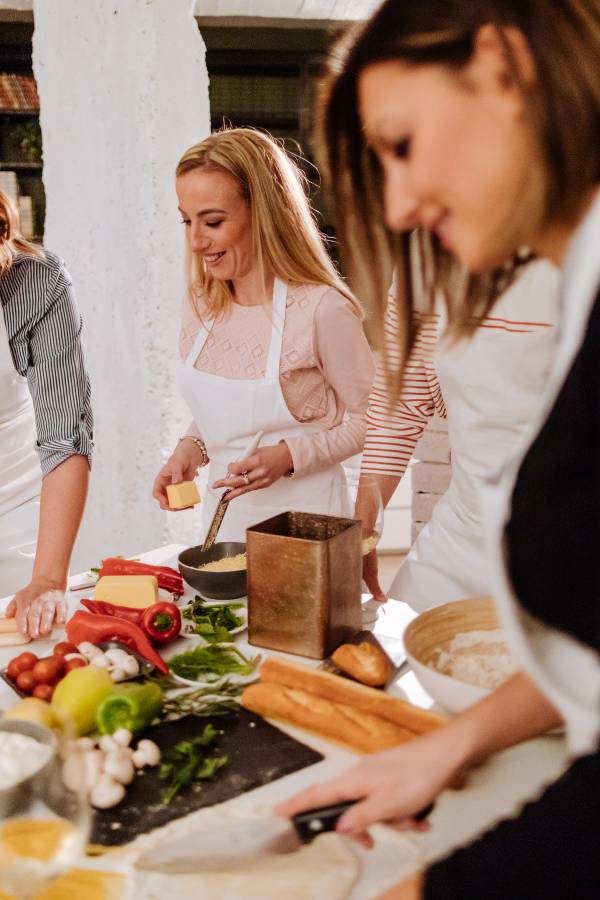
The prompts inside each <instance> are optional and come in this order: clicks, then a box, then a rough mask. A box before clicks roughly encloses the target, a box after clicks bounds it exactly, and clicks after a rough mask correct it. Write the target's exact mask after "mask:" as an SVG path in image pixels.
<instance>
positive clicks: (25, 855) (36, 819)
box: [0, 720, 91, 900]
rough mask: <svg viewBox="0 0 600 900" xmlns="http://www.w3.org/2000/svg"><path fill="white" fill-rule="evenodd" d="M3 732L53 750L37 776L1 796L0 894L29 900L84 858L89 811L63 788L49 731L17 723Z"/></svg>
mask: <svg viewBox="0 0 600 900" xmlns="http://www.w3.org/2000/svg"><path fill="white" fill-rule="evenodd" d="M2 726H3V727H2V731H12V732H17V733H20V734H25V735H26V736H29V737H32V738H34V739H36V740H39V741H40V742H41V743H45V744H50V746H51V748H52V755H51V757H50V759H49V760H48V761H47V762H46V763H45V764H44V765H43V766H42V767H41V768H40V769H39V770H38V771H36V772H35V773H34V774H33V775H31V776H30V777H29V778H26V779H25V780H24V781H21V782H20V783H19V784H17V785H15V786H14V787H10V788H7V789H5V790H0V891H5V892H6V893H8V894H12V895H14V896H16V897H18V898H20V900H29V898H31V897H33V895H34V894H37V893H38V892H39V891H41V890H44V889H45V888H46V887H48V885H50V884H51V883H52V882H53V881H56V879H57V878H59V877H60V876H61V875H63V874H64V873H65V872H66V871H67V870H68V869H70V868H71V867H72V866H73V865H74V864H75V863H76V862H77V860H78V859H80V858H81V857H82V856H83V855H84V853H85V848H86V844H87V840H88V836H89V832H90V826H91V810H90V807H89V805H88V803H87V801H86V800H85V798H84V797H82V796H79V795H78V794H75V793H73V792H72V791H70V790H68V789H67V788H66V787H65V784H64V782H63V780H62V777H61V764H60V759H59V757H58V753H57V751H56V739H55V738H54V736H53V735H52V732H51V731H49V729H47V728H44V727H43V726H41V725H37V724H36V723H32V722H24V721H16V720H8V721H6V722H3V723H2Z"/></svg>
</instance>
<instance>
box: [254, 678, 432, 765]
mask: <svg viewBox="0 0 600 900" xmlns="http://www.w3.org/2000/svg"><path fill="white" fill-rule="evenodd" d="M334 677H335V676H334ZM241 702H242V706H245V707H246V709H249V710H251V711H252V712H256V713H259V714H260V715H262V716H268V717H269V718H272V719H280V720H281V721H283V722H288V723H289V724H291V725H298V726H300V728H305V729H307V730H308V731H313V732H315V733H316V734H320V735H322V736H324V737H327V738H331V739H332V740H334V741H335V742H336V743H339V744H343V745H344V746H345V747H348V748H349V749H350V750H354V751H355V752H358V753H377V752H379V751H380V750H389V749H390V747H395V746H397V745H398V744H405V743H406V742H407V741H410V740H413V738H415V737H416V735H414V734H413V733H412V732H411V731H408V730H407V729H406V728H400V727H399V726H398V725H395V724H394V723H393V722H390V721H388V720H387V719H382V718H381V717H380V716H374V715H372V714H371V713H367V712H362V711H361V710H359V709H356V708H355V707H352V706H346V705H344V704H343V703H333V702H331V701H330V700H324V699H323V697H317V696H316V695H315V694H310V693H308V691H302V690H298V689H296V688H287V687H283V685H280V684H274V683H273V682H265V683H261V684H252V685H250V686H249V687H247V688H246V690H245V691H244V693H243V694H242V700H241Z"/></svg>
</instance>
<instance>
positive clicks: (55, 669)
mask: <svg viewBox="0 0 600 900" xmlns="http://www.w3.org/2000/svg"><path fill="white" fill-rule="evenodd" d="M64 667H65V661H64V659H63V658H62V656H47V657H46V658H45V659H40V661H39V662H37V663H36V664H35V666H34V667H33V677H34V678H35V680H36V683H37V684H50V682H52V681H54V679H55V678H56V677H57V676H58V675H61V674H62V672H64Z"/></svg>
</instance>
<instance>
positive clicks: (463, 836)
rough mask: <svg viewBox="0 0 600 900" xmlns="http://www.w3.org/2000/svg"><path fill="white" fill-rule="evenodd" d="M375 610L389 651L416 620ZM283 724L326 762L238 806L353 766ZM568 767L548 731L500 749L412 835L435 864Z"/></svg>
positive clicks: (2, 650)
mask: <svg viewBox="0 0 600 900" xmlns="http://www.w3.org/2000/svg"><path fill="white" fill-rule="evenodd" d="M184 549H185V547H184V546H183V545H177V544H170V545H169V546H166V547H162V548H160V549H159V550H153V551H151V552H148V553H142V554H140V555H139V558H140V559H141V560H142V561H143V562H147V563H150V564H153V565H172V566H174V568H177V562H176V560H177V555H178V553H180V552H181V550H184ZM83 580H84V576H83V575H77V576H74V577H73V578H71V584H79V583H81V582H82V581H83ZM194 595H195V591H193V590H192V589H191V588H189V587H188V586H186V592H185V594H184V597H185V598H186V599H188V600H191V599H193V597H194ZM91 596H93V585H92V586H91V589H90V591H89V592H86V591H79V592H77V593H69V594H68V603H69V615H72V614H73V612H75V610H76V609H78V608H79V609H81V608H82V607H81V606H80V603H79V600H80V598H82V597H91ZM7 603H8V599H5V600H0V613H1V612H2V611H3V610H4V609H5V608H6V605H7ZM368 606H369V607H372V608H374V609H376V611H377V619H376V621H375V623H374V625H373V631H374V634H375V635H376V636H377V638H378V639H379V640H380V642H381V643H382V645H383V646H384V647H386V648H387V646H389V647H390V648H391V647H392V646H393V644H394V643H395V642H396V641H398V640H399V639H400V638H401V636H402V632H403V631H404V628H406V626H407V625H408V623H409V622H410V621H411V620H412V619H413V618H414V617H415V613H413V612H412V610H410V608H409V607H408V606H407V605H406V604H405V603H400V602H397V601H395V600H389V601H388V603H387V604H385V605H383V606H381V605H379V604H373V601H370V602H369V604H368ZM64 639H65V632H64V630H62V629H60V630H55V631H54V632H53V633H52V635H51V637H50V638H43V639H40V640H38V641H35V642H33V643H32V644H30V645H27V648H28V649H29V648H30V649H31V650H32V651H33V652H34V653H36V654H37V655H38V656H44V655H47V654H49V653H51V652H52V648H53V646H54V644H55V643H56V642H57V641H59V640H64ZM236 643H237V644H239V645H240V649H242V650H243V652H248V653H251V654H253V655H254V654H256V653H261V654H262V655H263V656H268V655H269V653H270V651H268V650H262V649H260V648H256V647H251V646H249V645H248V644H247V641H246V634H245V632H243V633H242V634H240V635H238V640H237V641H236ZM23 649H24V648H21V647H0V668H1V667H4V666H6V665H7V664H8V662H9V661H10V659H12V658H13V657H14V656H15V655H17V653H20V652H22V650H23ZM290 658H291V659H297V660H298V661H299V662H303V663H305V664H309V665H312V664H314V665H318V661H316V660H307V659H304V658H302V657H290ZM391 692H392V693H394V694H396V695H397V696H401V697H404V698H405V699H408V700H410V701H411V702H412V703H415V704H416V705H419V706H423V707H430V706H431V705H432V704H433V701H432V700H431V698H430V697H428V695H427V694H426V693H425V691H424V690H423V689H422V688H421V687H420V685H419V683H418V681H417V680H416V678H415V676H414V674H413V673H412V672H408V674H405V675H404V676H403V677H401V678H400V679H399V680H398V682H397V683H396V684H395V685H393V686H392V688H391ZM17 701H18V697H17V696H16V694H15V693H14V692H13V691H11V690H10V689H9V688H8V687H6V688H5V689H4V690H2V689H0V709H7V708H8V707H9V706H11V705H14V704H15V703H16V702H17ZM274 724H276V725H277V727H279V728H281V729H282V730H285V731H286V732H288V733H289V734H291V735H293V736H294V737H297V738H298V739H299V740H301V741H302V742H303V743H305V744H308V745H310V746H311V747H314V749H315V750H318V751H320V752H321V753H322V754H323V755H324V757H325V759H324V760H323V761H322V762H319V763H317V764H315V765H313V766H309V767H308V768H306V769H302V770H301V771H299V772H294V773H293V774H292V775H287V776H285V777H284V778H280V779H279V780H277V781H274V782H272V783H271V784H267V785H264V786H263V787H260V788H256V789H255V790H254V791H251V792H249V793H248V794H245V795H242V797H239V798H236V800H235V801H230V805H231V804H232V803H234V804H235V803H238V802H239V803H240V804H244V805H246V806H248V805H249V802H250V803H254V804H255V805H258V806H260V807H269V806H271V805H273V804H275V803H277V802H280V801H281V800H283V799H285V798H286V797H290V796H292V795H293V794H295V793H297V792H298V791H299V790H301V789H303V788H305V787H307V786H309V785H310V784H314V783H316V782H319V781H325V780H326V779H329V778H331V777H333V776H334V775H338V774H339V773H340V772H342V771H343V770H344V769H346V768H348V767H349V766H351V765H353V764H354V763H355V762H356V760H357V759H358V757H357V756H356V755H355V754H354V753H351V752H350V751H347V750H343V749H341V748H340V747H337V746H336V745H334V744H331V743H329V742H328V741H326V740H324V739H320V738H318V737H316V736H314V735H312V734H308V733H306V732H304V731H302V730H301V729H297V728H293V727H291V726H287V725H282V724H281V723H279V722H276V723H274ZM567 764H568V760H567V754H566V749H565V742H564V739H563V738H562V737H561V736H556V735H552V736H546V737H542V738H536V739H535V740H531V741H527V742H526V743H524V744H521V745H519V746H518V747H514V748H512V749H510V750H506V751H503V752H502V753H498V754H496V756H494V757H493V758H492V759H491V760H489V761H488V762H487V763H485V764H484V765H483V766H481V767H479V768H478V769H477V770H476V771H474V772H473V773H472V774H471V775H470V777H469V780H468V783H467V785H466V787H465V788H463V789H462V790H460V791H445V792H444V793H443V794H442V795H441V797H440V798H439V799H438V802H437V804H436V807H435V809H434V811H433V813H432V814H431V815H430V822H431V824H432V828H431V830H430V831H429V832H427V833H424V834H418V835H412V834H411V835H410V840H411V841H412V842H413V843H414V844H415V846H417V847H418V848H419V850H420V851H421V853H422V854H423V858H424V859H425V861H433V860H435V859H439V858H440V857H441V856H444V855H445V854H447V853H448V852H449V851H450V850H451V849H453V848H455V847H458V846H461V845H462V844H464V843H466V842H467V841H468V840H469V839H471V838H472V837H473V836H475V835H477V834H479V833H481V832H483V831H485V830H486V829H488V828H490V827H491V826H492V825H493V824H494V823H495V822H497V821H498V820H499V819H501V818H505V817H509V816H514V815H515V813H516V812H517V811H518V809H519V808H520V806H522V804H523V803H524V802H525V801H526V800H528V799H530V798H534V797H536V796H537V795H538V794H539V792H540V790H541V789H542V788H543V787H544V786H545V785H547V784H549V783H550V782H551V781H553V780H554V779H556V778H557V777H558V776H559V775H560V774H561V773H562V772H563V771H564V769H565V768H566V766H567Z"/></svg>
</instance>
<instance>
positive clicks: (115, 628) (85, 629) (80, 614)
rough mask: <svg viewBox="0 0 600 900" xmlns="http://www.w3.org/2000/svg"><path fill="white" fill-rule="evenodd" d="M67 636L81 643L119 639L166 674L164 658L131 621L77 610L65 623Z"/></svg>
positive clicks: (72, 640) (76, 642) (75, 642)
mask: <svg viewBox="0 0 600 900" xmlns="http://www.w3.org/2000/svg"><path fill="white" fill-rule="evenodd" d="M66 631H67V637H68V638H69V640H70V641H71V643H73V644H76V645H77V646H79V644H82V643H83V642H84V641H89V642H90V643H91V644H99V643H101V642H102V641H121V643H122V644H125V645H126V646H127V647H131V648H132V650H135V651H136V652H137V653H139V654H140V656H143V657H144V659H147V660H148V662H151V663H153V665H155V666H156V668H157V669H158V671H159V672H162V674H163V675H166V674H167V672H168V671H169V669H168V667H167V665H166V663H165V662H164V660H163V659H162V658H161V657H160V656H159V655H158V653H157V652H156V650H155V649H154V647H153V646H152V644H151V643H150V641H149V639H148V638H147V637H146V635H145V634H144V632H143V631H142V629H141V628H139V627H138V626H137V625H134V623H133V622H127V621H126V620H125V619H118V618H115V616H101V615H96V614H94V613H90V612H84V611H83V610H82V609H80V610H78V611H77V612H76V613H75V615H74V616H73V618H72V619H69V621H68V622H67V624H66Z"/></svg>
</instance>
